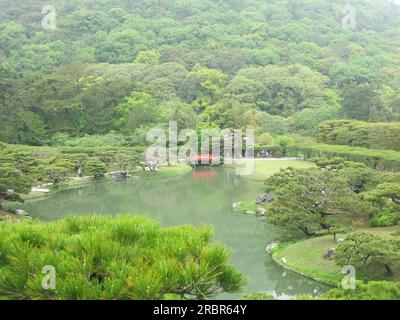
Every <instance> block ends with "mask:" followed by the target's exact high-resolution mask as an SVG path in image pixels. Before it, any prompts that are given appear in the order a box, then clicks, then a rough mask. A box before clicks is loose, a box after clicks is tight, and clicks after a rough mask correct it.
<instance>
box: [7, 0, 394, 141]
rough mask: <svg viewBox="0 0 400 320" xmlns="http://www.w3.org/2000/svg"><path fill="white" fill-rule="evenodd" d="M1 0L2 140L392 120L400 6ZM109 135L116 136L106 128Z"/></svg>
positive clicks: (274, 129) (239, 0) (293, 129)
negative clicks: (49, 16)
mask: <svg viewBox="0 0 400 320" xmlns="http://www.w3.org/2000/svg"><path fill="white" fill-rule="evenodd" d="M347 3H348V2H347V1H338V0H334V1H324V0H290V1H285V0H281V1H278V0H270V1H261V0H219V1H207V0H205V1H197V0H145V1H142V0H140V1H139V0H109V1H106V0H91V1H78V0H71V1H61V0H53V1H52V2H51V4H52V5H53V6H54V8H55V13H56V17H55V23H56V28H55V29H46V28H43V26H42V21H43V19H46V13H42V8H43V7H44V6H45V5H48V4H49V3H48V1H42V0H40V1H39V0H35V1H33V0H1V1H0V21H1V23H0V61H1V67H0V88H1V89H0V123H1V130H0V140H2V141H4V142H7V143H21V144H30V145H48V144H53V145H54V144H62V143H63V141H65V140H66V139H68V138H69V137H80V136H84V135H104V134H107V133H110V132H113V133H112V138H115V139H117V140H118V137H119V135H123V136H125V137H129V139H128V141H129V144H130V145H140V144H143V143H144V142H143V141H144V139H143V132H145V131H146V130H147V128H148V127H150V126H154V125H156V124H158V125H160V124H163V123H167V122H168V120H177V121H178V125H179V126H180V128H196V127H197V128H202V127H207V126H216V127H220V128H244V127H252V128H255V129H256V136H257V139H259V140H262V139H264V140H265V139H267V140H268V133H270V134H272V135H278V134H279V135H281V134H289V133H298V134H301V135H309V136H313V135H315V134H316V126H317V125H318V123H319V122H321V121H323V120H330V119H341V118H351V119H357V120H364V121H372V122H387V121H397V120H400V72H399V71H400V64H399V62H400V47H399V46H398V45H396V44H399V43H400V6H398V5H396V4H394V3H390V2H389V1H386V0H381V1H374V0H358V1H350V2H349V4H351V5H352V6H353V7H354V9H355V14H356V15H355V17H356V26H357V28H356V30H349V29H346V28H343V26H342V19H343V18H344V17H345V15H346V14H347V12H345V11H343V9H344V8H345V6H346V4H347ZM114 132H116V133H114Z"/></svg>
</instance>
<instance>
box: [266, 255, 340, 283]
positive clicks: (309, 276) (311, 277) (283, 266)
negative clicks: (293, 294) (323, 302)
mask: <svg viewBox="0 0 400 320" xmlns="http://www.w3.org/2000/svg"><path fill="white" fill-rule="evenodd" d="M268 255H269V256H270V257H271V258H272V260H273V261H274V262H275V263H276V264H277V265H279V266H280V267H281V268H283V269H285V270H286V271H289V272H293V273H295V274H298V275H300V276H302V277H304V278H307V279H311V280H314V281H316V282H319V283H322V284H325V285H328V286H331V287H336V285H337V284H336V283H334V282H331V281H327V280H323V279H320V278H317V277H313V276H311V275H309V274H306V273H304V272H301V271H299V270H296V269H293V268H290V267H288V266H287V265H286V264H285V263H284V262H283V261H280V260H279V259H278V258H276V257H275V256H274V253H273V250H272V251H271V252H270V253H268Z"/></svg>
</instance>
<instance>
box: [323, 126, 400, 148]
mask: <svg viewBox="0 0 400 320" xmlns="http://www.w3.org/2000/svg"><path fill="white" fill-rule="evenodd" d="M399 137H400V123H399V122H391V123H370V122H363V121H355V120H329V121H324V122H321V123H320V124H319V126H318V135H317V138H318V142H321V143H328V144H338V145H348V146H352V147H365V148H371V149H389V150H397V151H400V139H399Z"/></svg>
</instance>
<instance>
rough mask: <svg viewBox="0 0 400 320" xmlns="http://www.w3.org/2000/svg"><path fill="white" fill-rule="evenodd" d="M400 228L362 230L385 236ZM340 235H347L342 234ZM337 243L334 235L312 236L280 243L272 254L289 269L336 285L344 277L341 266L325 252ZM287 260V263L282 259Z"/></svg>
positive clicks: (389, 235)
mask: <svg viewBox="0 0 400 320" xmlns="http://www.w3.org/2000/svg"><path fill="white" fill-rule="evenodd" d="M398 230H400V227H399V226H396V227H388V228H368V229H362V230H360V231H367V232H371V233H374V234H377V235H380V236H383V237H392V236H391V233H393V232H395V231H398ZM338 237H345V235H341V236H338ZM336 246H337V244H336V243H335V242H334V241H333V236H332V235H328V236H323V237H316V238H311V239H307V240H303V241H299V242H295V243H286V244H281V245H279V246H278V247H277V248H276V249H274V251H273V253H272V255H273V257H274V258H275V259H276V260H277V261H279V262H280V263H281V264H284V265H285V266H286V267H287V268H288V269H291V270H293V271H296V272H299V273H303V274H305V275H307V276H309V277H312V278H314V279H318V280H321V281H323V282H326V283H331V284H332V285H336V284H337V283H338V282H340V281H341V279H342V277H343V276H342V273H341V268H340V266H338V265H336V264H335V261H334V260H325V259H324V254H325V253H326V252H327V250H328V249H331V248H335V247H336ZM283 258H284V260H285V261H286V262H285V263H284V262H283V261H282V259H283Z"/></svg>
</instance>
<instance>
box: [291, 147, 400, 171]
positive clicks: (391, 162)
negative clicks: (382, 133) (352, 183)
mask: <svg viewBox="0 0 400 320" xmlns="http://www.w3.org/2000/svg"><path fill="white" fill-rule="evenodd" d="M290 149H291V152H292V153H295V154H296V155H297V157H303V158H304V159H305V160H308V159H312V158H318V157H326V158H331V157H342V158H344V159H346V160H349V161H355V162H361V163H364V164H366V165H367V166H369V167H371V168H374V169H377V170H381V171H400V152H397V151H393V150H377V149H368V148H358V147H349V146H343V145H330V144H322V143H299V144H296V145H293V146H290Z"/></svg>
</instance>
